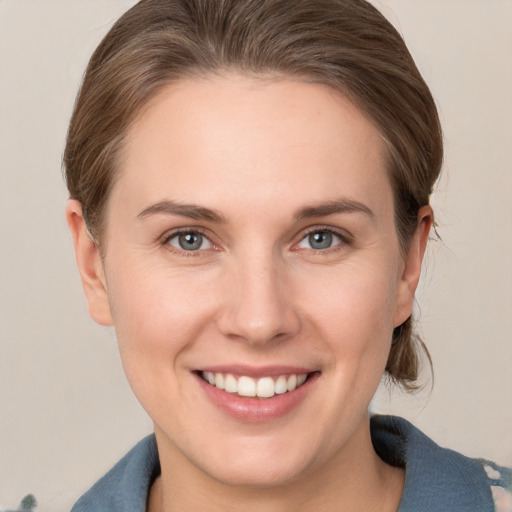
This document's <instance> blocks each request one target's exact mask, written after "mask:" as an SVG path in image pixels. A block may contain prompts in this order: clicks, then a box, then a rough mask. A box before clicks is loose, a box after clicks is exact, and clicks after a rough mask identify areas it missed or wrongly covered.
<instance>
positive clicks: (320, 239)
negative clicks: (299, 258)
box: [299, 230, 342, 250]
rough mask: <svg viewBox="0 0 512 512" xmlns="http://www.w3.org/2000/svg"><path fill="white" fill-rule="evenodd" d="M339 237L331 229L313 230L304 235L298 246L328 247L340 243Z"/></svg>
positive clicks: (305, 247) (310, 247)
mask: <svg viewBox="0 0 512 512" xmlns="http://www.w3.org/2000/svg"><path fill="white" fill-rule="evenodd" d="M341 241H342V240H341V238H340V237H339V236H338V235H336V234H335V233H333V232H332V231H327V230H320V231H313V232H312V233H309V235H306V236H305V237H304V238H303V239H302V240H301V241H300V243H299V247H300V248H303V249H315V250H322V249H329V248H331V247H332V246H333V245H338V244H339V243H341Z"/></svg>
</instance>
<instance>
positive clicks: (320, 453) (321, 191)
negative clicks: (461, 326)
mask: <svg viewBox="0 0 512 512" xmlns="http://www.w3.org/2000/svg"><path fill="white" fill-rule="evenodd" d="M64 161H65V167H66V176H67V183H68V188H69V191H70V196H71V199H70V201H69V203H68V206H67V219H68V224H69V226H70V229H71V232H72V234H73V239H74V244H75V251H76V255H77V262H78V266H79V270H80V274H81V277H82V282H83V285H84V290H85V293H86V297H87V301H88V305H89V311H90V314H91V316H92V317H93V319H94V320H95V321H97V322H98V323H100V324H102V325H114V326H115V329H116V333H117V337H118V342H119V349H120V354H121V358H122V361H123V365H124V368H125V371H126V374H127V377H128V380H129V382H130V384H131V386H132V388H133V390H134V393H135V395H136V396H137V398H138V400H139V401H140V403H141V404H142V405H143V407H144V408H145V409H146V411H147V412H148V414H149V415H150V417H151V418H152V420H153V422H154V426H155V436H154V437H153V436H151V437H149V438H147V439H145V440H143V441H142V442H141V443H140V444H139V445H137V446H136V447H135V448H134V450H132V452H130V453H129V454H128V455H127V456H126V457H125V458H124V459H123V460H122V461H121V462H120V463H119V464H118V465H117V466H116V467H115V468H114V469H113V470H112V471H111V472H110V473H109V474H107V475H106V476H105V477H104V478H103V479H102V480H101V481H100V482H99V483H98V484H97V485H96V486H94V487H93V488H92V489H91V491H89V493H87V494H86V495H85V496H84V497H83V498H82V499H81V500H80V501H79V502H78V503H77V504H76V506H75V509H74V510H75V511H78V512H80V511H85V510H130V511H139V510H141V511H142V510H149V511H158V510H162V511H171V510H172V511H176V510H266V511H267V510H270V511H272V510H276V511H277V510H279V511H283V510H320V511H333V510H351V511H354V510H380V511H396V510H401V511H413V510H417V511H427V510H428V511H434V510H438V511H441V510H451V511H457V510H460V511H462V510H464V511H467V510H479V511H480V510H481V511H484V510H495V509H496V510H509V508H507V506H508V502H507V500H508V499H509V495H508V494H507V491H506V490H505V487H506V485H507V482H508V484H509V483H510V473H509V472H508V471H507V470H505V469H503V468H497V467H496V466H494V465H492V464H491V463H483V462H481V461H476V460H470V459H467V458H465V457H463V456H462V455H459V454H456V453H455V452H451V451H448V450H443V449H441V448H439V447H437V446H436V445H435V444H434V443H433V442H432V441H430V440H429V439H428V438H426V437H425V436H424V435H423V434H421V433H420V432H419V431H417V430H416V429H415V428H414V427H413V426H412V425H410V424H409V423H407V422H405V421H404V420H401V419H399V418H390V417H387V418H382V417H375V418H371V419H370V418H369V415H368V407H369V403H370V400H371V398H372V396H373V394H374V393H375V390H376V388H377V386H378V384H379V382H380V380H381V377H382V374H383V372H387V374H388V375H389V377H390V378H391V380H393V381H395V382H396V383H397V384H400V385H402V386H404V387H405V388H407V389H413V388H414V386H415V382H416V378H417V373H418V364H419V363H418V361H419V351H420V350H421V349H422V348H423V349H424V347H423V345H422V343H421V341H419V339H418V338H417V337H416V336H415V335H414V332H413V328H412V323H413V322H412V315H411V313H412V304H413V300H414V293H415V290H416V286H417V283H418V279H419V274H420V269H421V262H422V258H423V254H424V251H425V247H426V244H427V240H428V236H429V232H430V229H431V227H432V224H433V220H434V219H433V212H432V209H431V207H430V206H429V195H430V193H431V191H432V188H433V185H434V183H435V181H436V179H437V177H438V175H439V171H440V168H441V162H442V137H441V128H440V124H439V119H438V116H437V111H436V108H435V104H434V101H433V99H432V96H431V94H430V91H429V90H428V87H427V86H426V84H425V83H424V81H423V79H422V78H421V76H420V75H419V72H418V70H417V69H416V66H415V65H414V62H413V60H412V58H411V56H410V54H409V53H408V51H407V49H406V47H405V45H404V43H403V41H402V39H401V38H400V36H399V35H398V34H397V32H396V31H395V30H394V29H393V28H392V26H391V25H390V24H389V23H388V22H387V21H386V20H385V19H384V18H383V17H382V16H381V15H380V13H378V11H376V10H375V8H373V7H372V6H371V5H370V4H368V3H367V2H365V1H363V0H349V1H343V2H342V1H334V0H330V1H325V0H324V1H319V0H318V1H314V0H309V1H307V0H306V1H297V0H293V1H292V0H272V1H262V2H255V1H235V0H224V1H221V0H218V1H211V0H209V1H206V0H194V1H191V0H187V1H185V0H181V1H178V0H142V1H141V2H139V3H138V4H137V5H136V6H134V7H133V8H132V9H131V10H130V11H128V12H127V13H126V14H125V15H124V16H123V17H122V18H121V19H120V20H119V21H118V22H117V23H116V25H115V26H114V27H113V29H112V30H111V31H110V32H109V34H107V36H106V37H105V39H104V40H103V42H102V43H101V44H100V46H99V47H98V49H97V50H96V52H95V53H94V55H93V57H92V58H91V61H90V63H89V66H88V69H87V72H86V75H85V78H84V82H83V85H82V88H81V91H80V93H79V96H78V98H77V103H76V105H75V111H74V114H73V118H72V120H71V124H70V129H69V134H68V141H67V146H66V151H65V157H64ZM507 479H508V480H507Z"/></svg>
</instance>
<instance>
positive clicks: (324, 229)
mask: <svg viewBox="0 0 512 512" xmlns="http://www.w3.org/2000/svg"><path fill="white" fill-rule="evenodd" d="M314 233H329V234H331V235H334V236H336V237H338V238H339V239H340V240H341V242H340V243H337V244H335V245H333V246H331V247H327V248H326V249H313V248H303V249H302V250H304V251H307V252H308V253H312V254H315V255H320V256H323V255H327V254H330V253H331V252H335V251H337V250H340V249H341V247H343V246H351V245H352V244H353V241H352V237H351V236H350V235H349V234H347V233H346V232H341V231H339V230H337V229H333V228H332V227H328V226H315V227H312V228H309V229H308V230H306V231H305V232H304V233H303V234H302V236H301V238H300V240H299V241H298V242H295V243H294V244H293V247H296V246H297V245H298V244H300V243H301V242H302V241H303V240H305V239H306V238H307V237H309V236H310V235H312V234H314ZM187 234H199V235H201V236H203V237H205V238H206V239H207V240H208V241H209V242H210V244H211V245H212V246H213V249H209V250H219V249H218V247H217V246H216V244H215V243H214V242H213V241H212V240H211V238H210V237H209V236H208V235H207V234H206V230H204V229H202V228H199V227H197V228H196V227H195V228H183V229H178V230H176V231H173V232H171V233H166V234H165V235H164V236H163V237H162V238H161V241H160V243H161V245H162V246H165V247H166V249H167V250H169V251H170V252H173V253H175V254H177V255H179V256H185V257H198V256H201V255H202V254H204V251H205V250H208V249H202V250H201V249H198V250H195V251H187V250H185V249H178V248H176V247H174V246H172V245H171V244H170V241H171V240H172V239H173V238H175V237H178V236H180V235H187Z"/></svg>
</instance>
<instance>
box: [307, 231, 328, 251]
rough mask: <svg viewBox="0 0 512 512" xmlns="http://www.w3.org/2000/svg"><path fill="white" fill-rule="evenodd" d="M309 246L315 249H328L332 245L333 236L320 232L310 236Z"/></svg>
mask: <svg viewBox="0 0 512 512" xmlns="http://www.w3.org/2000/svg"><path fill="white" fill-rule="evenodd" d="M309 244H310V245H311V247H312V248H313V249H328V248H329V247H331V245H332V234H331V233H329V232H327V231H319V232H317V233H313V234H311V235H309Z"/></svg>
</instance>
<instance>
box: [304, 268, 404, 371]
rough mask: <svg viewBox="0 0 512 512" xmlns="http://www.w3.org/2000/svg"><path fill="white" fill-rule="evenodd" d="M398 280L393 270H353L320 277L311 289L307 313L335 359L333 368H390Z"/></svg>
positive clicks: (308, 295) (307, 297) (317, 277)
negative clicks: (386, 363) (342, 366)
mask: <svg viewBox="0 0 512 512" xmlns="http://www.w3.org/2000/svg"><path fill="white" fill-rule="evenodd" d="M387 267H388V268H387ZM386 268H387V270H384V269H386ZM394 275H395V273H394V272H393V269H392V266H391V265H389V266H387V265H385V264H384V265H381V266H370V265H357V266H356V265H353V266H346V267H344V268H343V269H339V270H337V271H333V270H332V269H331V271H330V272H328V273H327V274H326V275H325V276H321V275H317V276H316V279H315V286H314V287H313V288H312V287H307V289H308V293H307V295H306V294H305V293H303V296H304V297H305V298H306V301H305V302H304V308H303V309H304V310H305V311H308V312H309V313H308V314H309V322H308V323H309V324H311V325H313V326H315V329H316V330H317V331H319V332H320V333H321V335H322V338H323V339H325V340H327V342H328V344H329V348H330V350H331V351H332V352H333V353H334V354H335V357H334V359H333V364H336V365H344V364H347V365H348V364H352V365H353V366H354V368H357V367H358V366H361V365H367V366H369V367H375V366H378V367H379V368H380V366H383V365H385V362H386V360H387V354H388V352H389V348H390V344H391V337H392V333H393V320H394V314H395V300H396V293H397V282H396V280H394V279H393V278H390V276H394Z"/></svg>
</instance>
